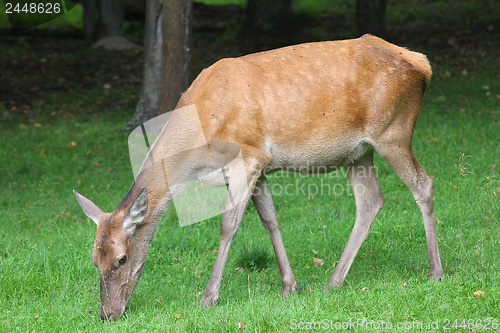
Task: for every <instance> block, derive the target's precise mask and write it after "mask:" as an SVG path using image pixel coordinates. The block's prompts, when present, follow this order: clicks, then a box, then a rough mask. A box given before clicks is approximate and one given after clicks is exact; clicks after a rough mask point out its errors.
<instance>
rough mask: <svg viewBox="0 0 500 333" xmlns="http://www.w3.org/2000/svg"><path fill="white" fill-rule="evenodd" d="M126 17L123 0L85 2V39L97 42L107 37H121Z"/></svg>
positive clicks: (85, 0) (88, 0) (90, 0)
mask: <svg viewBox="0 0 500 333" xmlns="http://www.w3.org/2000/svg"><path fill="white" fill-rule="evenodd" d="M96 12H97V18H96ZM124 15H125V14H124V4H123V0H84V1H83V26H84V30H85V32H84V34H85V37H86V38H87V39H91V40H97V39H99V38H101V37H105V36H120V35H121V34H122V26H123V18H124Z"/></svg>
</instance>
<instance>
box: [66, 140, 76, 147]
mask: <svg viewBox="0 0 500 333" xmlns="http://www.w3.org/2000/svg"><path fill="white" fill-rule="evenodd" d="M68 146H70V147H76V142H75V141H71V142H70V143H68Z"/></svg>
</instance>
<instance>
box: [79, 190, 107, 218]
mask: <svg viewBox="0 0 500 333" xmlns="http://www.w3.org/2000/svg"><path fill="white" fill-rule="evenodd" d="M73 194H74V195H75V197H76V200H78V203H79V204H80V207H82V210H83V212H84V213H85V215H87V216H88V217H90V218H91V219H92V221H94V222H95V224H98V223H99V220H100V219H101V216H102V215H103V214H104V212H103V211H102V210H101V209H100V208H99V207H97V206H96V205H95V204H94V203H93V202H92V201H90V200H89V199H87V198H85V197H84V196H83V195H81V194H80V193H78V192H77V191H75V190H73Z"/></svg>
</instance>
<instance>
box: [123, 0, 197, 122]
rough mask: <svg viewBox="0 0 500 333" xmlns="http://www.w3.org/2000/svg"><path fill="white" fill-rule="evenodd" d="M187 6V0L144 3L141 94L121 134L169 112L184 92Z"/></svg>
mask: <svg viewBox="0 0 500 333" xmlns="http://www.w3.org/2000/svg"><path fill="white" fill-rule="evenodd" d="M191 6H192V3H191V0H188V1H185V0H150V1H148V2H147V5H146V30H145V38H144V48H145V52H144V58H145V59H144V77H143V83H142V91H141V95H140V99H139V103H138V104H137V108H136V112H135V114H134V117H133V119H132V121H131V122H130V123H129V124H128V125H127V126H126V127H125V128H124V130H125V131H131V130H133V129H134V128H136V127H137V126H139V125H141V124H142V123H144V122H145V121H147V120H149V119H151V118H154V117H156V116H157V115H159V114H161V113H164V112H167V111H170V110H173V109H174V108H175V106H176V105H177V102H178V101H179V98H180V96H181V94H182V92H183V91H184V90H185V89H187V87H188V84H189V81H188V70H187V69H188V64H189V54H190V53H189V50H190V35H191Z"/></svg>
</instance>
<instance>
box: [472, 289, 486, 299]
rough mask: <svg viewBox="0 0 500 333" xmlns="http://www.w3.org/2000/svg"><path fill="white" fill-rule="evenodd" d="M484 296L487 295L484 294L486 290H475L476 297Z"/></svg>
mask: <svg viewBox="0 0 500 333" xmlns="http://www.w3.org/2000/svg"><path fill="white" fill-rule="evenodd" d="M484 296H485V295H484V291H482V290H477V291H475V292H474V297H475V298H478V297H484Z"/></svg>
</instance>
